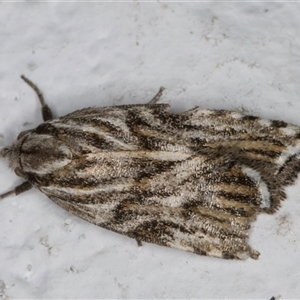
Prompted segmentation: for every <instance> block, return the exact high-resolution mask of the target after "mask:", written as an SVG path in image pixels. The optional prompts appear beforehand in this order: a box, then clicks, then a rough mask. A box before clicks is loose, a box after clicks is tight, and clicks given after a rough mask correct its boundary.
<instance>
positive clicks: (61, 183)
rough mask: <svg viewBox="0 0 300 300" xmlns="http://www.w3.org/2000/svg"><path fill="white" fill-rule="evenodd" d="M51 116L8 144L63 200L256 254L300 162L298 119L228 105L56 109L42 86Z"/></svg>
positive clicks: (238, 254)
mask: <svg viewBox="0 0 300 300" xmlns="http://www.w3.org/2000/svg"><path fill="white" fill-rule="evenodd" d="M21 77H22V79H23V80H24V81H25V82H26V83H28V84H29V86H31V87H32V88H33V89H34V90H35V92H36V93H37V95H38V98H39V100H40V102H41V105H42V113H43V118H44V121H45V122H44V123H42V124H40V125H39V126H38V127H37V128H35V129H32V130H27V131H23V132H21V133H20V134H19V136H18V139H17V141H16V142H15V143H14V144H13V145H12V146H11V147H7V148H3V149H2V150H1V152H0V154H1V157H2V158H4V159H6V160H7V162H8V164H9V166H10V168H12V169H13V170H14V171H15V173H16V174H17V175H18V176H20V177H22V178H24V179H25V182H24V183H22V184H21V185H20V186H17V187H16V188H15V189H14V190H12V191H10V192H7V193H5V194H2V195H1V196H0V199H3V198H5V197H6V196H9V195H11V194H20V193H22V192H24V191H26V190H29V189H30V188H31V187H35V188H37V189H39V190H40V191H41V192H42V193H44V194H45V195H47V196H48V197H49V198H50V199H51V200H53V201H54V202H55V203H56V204H58V205H59V206H60V207H62V208H64V209H66V210H67V211H69V212H70V213H73V214H74V215H76V216H78V217H81V218H83V219H85V220H87V221H89V222H91V223H93V224H95V225H98V226H101V227H103V228H106V229H109V230H112V231H115V232H118V233H120V234H124V235H126V236H129V237H131V238H134V239H136V240H137V242H138V243H139V244H141V242H149V243H155V244H158V245H163V246H168V247H172V248H178V249H181V250H185V251H190V252H194V253H196V254H200V255H208V256H215V257H220V258H227V259H233V258H236V259H246V258H248V257H251V258H253V259H257V258H258V257H259V252H257V251H255V250H253V249H252V248H251V247H250V246H249V245H248V230H249V228H250V223H251V222H252V221H254V220H255V218H256V216H257V214H258V213H260V212H265V213H274V212H275V211H276V210H277V208H278V207H279V206H280V202H281V200H284V198H285V193H284V187H285V186H287V185H290V184H292V183H293V182H294V181H295V179H296V178H297V175H298V172H299V171H300V157H299V152H300V127H298V126H295V125H291V124H287V123H285V122H283V121H274V120H264V119H261V118H258V117H254V116H247V115H243V114H240V113H238V112H233V111H226V110H203V109H199V108H197V107H196V108H194V109H191V110H189V111H185V112H183V113H179V114H175V113H172V112H169V111H168V109H169V105H168V104H158V103H157V102H158V100H159V98H160V96H161V94H162V91H163V88H161V89H160V91H159V92H158V94H157V95H156V96H155V97H154V98H153V99H152V100H151V101H150V102H149V103H148V104H141V105H121V106H114V107H102V108H94V107H92V108H84V109H81V110H77V111H75V112H73V113H70V114H68V115H66V116H64V117H60V118H58V119H52V114H51V110H50V109H49V107H48V106H47V104H46V103H45V101H44V98H43V95H42V93H41V92H40V90H39V89H38V87H37V86H36V85H35V84H34V83H32V82H31V81H30V80H28V79H27V78H26V77H24V76H21Z"/></svg>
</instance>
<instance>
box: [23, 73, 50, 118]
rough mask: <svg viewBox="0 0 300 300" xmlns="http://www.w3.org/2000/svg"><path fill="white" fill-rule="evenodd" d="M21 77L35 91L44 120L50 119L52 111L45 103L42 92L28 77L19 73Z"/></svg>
mask: <svg viewBox="0 0 300 300" xmlns="http://www.w3.org/2000/svg"><path fill="white" fill-rule="evenodd" d="M21 78H22V79H23V80H24V81H25V82H26V83H27V84H28V85H29V86H30V87H31V88H32V89H33V90H34V91H35V92H36V94H37V96H38V98H39V100H40V103H41V105H42V115H43V119H44V121H48V120H52V112H51V109H50V108H49V106H48V105H47V103H46V102H45V99H44V96H43V94H42V92H41V91H40V90H39V88H38V87H37V86H36V85H35V84H34V83H33V82H32V81H31V80H29V79H28V78H26V77H25V76H24V75H21Z"/></svg>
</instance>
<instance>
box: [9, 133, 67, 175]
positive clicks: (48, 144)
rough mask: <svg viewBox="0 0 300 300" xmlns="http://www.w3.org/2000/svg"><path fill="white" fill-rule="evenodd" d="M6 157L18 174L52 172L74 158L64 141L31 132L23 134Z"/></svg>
mask: <svg viewBox="0 0 300 300" xmlns="http://www.w3.org/2000/svg"><path fill="white" fill-rule="evenodd" d="M6 159H7V160H8V161H9V165H10V167H11V168H13V169H14V170H15V172H16V174H17V175H19V176H22V177H26V173H36V174H47V173H52V172H54V171H56V170H58V169H60V168H62V167H64V166H66V165H67V164H69V163H70V162H71V160H72V152H71V150H70V149H69V147H67V146H66V145H65V144H64V143H63V142H62V141H60V140H58V139H57V138H55V137H53V136H51V135H46V134H36V133H34V132H29V133H27V134H25V135H23V136H21V137H20V138H19V139H18V140H17V141H16V142H15V143H14V144H13V145H12V147H11V148H10V149H9V151H7V154H6Z"/></svg>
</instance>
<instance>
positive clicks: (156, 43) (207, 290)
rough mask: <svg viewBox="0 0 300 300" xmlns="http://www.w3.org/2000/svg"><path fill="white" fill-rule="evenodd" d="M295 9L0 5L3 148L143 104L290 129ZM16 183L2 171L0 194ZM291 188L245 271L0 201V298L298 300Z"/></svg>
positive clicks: (268, 219) (23, 203)
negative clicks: (74, 119)
mask: <svg viewBox="0 0 300 300" xmlns="http://www.w3.org/2000/svg"><path fill="white" fill-rule="evenodd" d="M299 12H300V4H299V3H163V2H161V3H89V4H88V3H71V2H70V3H30V2H28V3H25V2H24V3H0V146H1V147H2V146H4V145H9V144H11V143H12V142H13V141H14V140H15V139H16V137H17V135H18V133H19V132H20V131H22V130H25V129H29V128H32V127H35V126H36V125H38V124H39V123H40V122H41V121H42V120H41V116H40V108H39V104H38V101H37V98H36V96H35V94H34V93H33V91H32V90H31V89H30V88H29V87H28V86H27V85H26V84H25V83H24V82H22V81H21V79H20V78H19V76H20V75H21V74H24V75H26V76H28V77H29V78H30V79H32V80H33V81H34V82H35V83H37V84H38V86H39V87H40V88H41V89H42V91H43V92H44V95H45V97H46V99H47V100H48V103H49V104H50V106H51V107H52V108H53V111H54V113H55V115H57V116H61V115H64V114H66V113H69V112H71V111H73V110H76V109H78V108H82V107H85V106H91V105H98V106H104V105H116V104H127V103H146V102H147V101H149V100H150V99H151V97H152V96H153V95H154V94H155V93H156V92H157V90H158V88H159V87H160V86H164V87H166V88H167V90H166V91H165V94H164V97H163V102H167V103H170V104H171V105H172V107H173V110H174V111H182V110H186V109H190V108H193V107H194V106H196V105H199V106H201V107H203V108H216V109H220V108H222V109H229V110H239V111H244V112H246V113H248V114H254V115H258V116H261V117H265V118H273V119H283V120H285V121H287V122H290V123H295V124H298V125H300V120H299V113H300V32H299V31H300V18H299ZM20 182H21V179H19V178H17V176H15V175H14V173H13V172H12V171H11V170H9V169H8V168H7V166H6V165H5V164H4V163H1V164H0V192H5V191H7V190H9V189H11V188H12V187H14V186H15V185H17V184H19V183H20ZM299 194H300V183H299V181H298V182H297V183H296V184H295V185H294V186H293V187H290V188H289V189H288V199H287V201H285V203H283V205H282V208H281V209H280V210H279V211H278V213H276V214H275V215H273V216H268V215H261V216H260V217H259V218H258V220H257V221H256V222H255V223H254V224H253V226H252V229H251V233H250V244H251V246H252V247H253V248H255V249H257V250H259V251H260V252H261V256H260V259H259V260H258V261H253V260H251V259H248V260H247V261H226V260H220V259H215V258H209V257H201V256H197V255H195V254H191V253H185V252H183V251H179V250H173V249H168V248H164V247H159V246H156V245H151V244H145V245H144V246H143V247H140V248H139V247H137V245H136V241H134V240H131V239H129V238H126V237H123V236H120V235H118V234H115V233H111V232H109V231H106V230H104V229H101V228H99V227H96V226H94V225H91V224H89V223H87V222H85V221H82V220H80V219H78V218H76V217H74V216H72V215H70V214H69V213H67V212H65V211H63V210H62V209H60V208H59V207H57V206H56V205H55V204H53V203H52V202H51V201H50V200H49V199H47V198H46V197H45V196H44V195H42V194H41V193H39V192H38V191H36V190H32V191H29V192H27V193H25V194H22V195H20V196H18V197H10V198H7V199H5V200H3V201H1V202H0V298H1V297H2V299H15V298H35V299H37V298H39V299H40V298H51V299H54V298H76V299H77V298H124V299H125V298H140V299H141V298H223V299H226V298H256V299H257V298H261V299H270V298H271V297H272V296H276V297H278V296H280V295H281V296H282V298H284V299H286V298H297V297H299V295H300V284H299V282H300V271H299V265H300V221H299V220H300V203H299V202H300V201H299Z"/></svg>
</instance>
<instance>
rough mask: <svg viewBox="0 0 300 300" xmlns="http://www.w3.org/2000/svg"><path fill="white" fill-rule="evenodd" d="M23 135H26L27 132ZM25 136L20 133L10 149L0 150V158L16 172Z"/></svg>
mask: <svg viewBox="0 0 300 300" xmlns="http://www.w3.org/2000/svg"><path fill="white" fill-rule="evenodd" d="M24 133H27V131H26V132H24ZM25 135H26V134H23V132H21V133H20V134H19V136H18V139H17V141H16V142H15V143H13V144H12V145H11V146H10V147H4V148H2V149H1V150H0V158H2V159H4V160H5V161H6V163H7V164H8V166H9V167H10V168H11V169H13V170H16V169H17V168H18V167H19V164H20V163H19V156H20V148H21V145H22V142H23V137H24V136H25Z"/></svg>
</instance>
